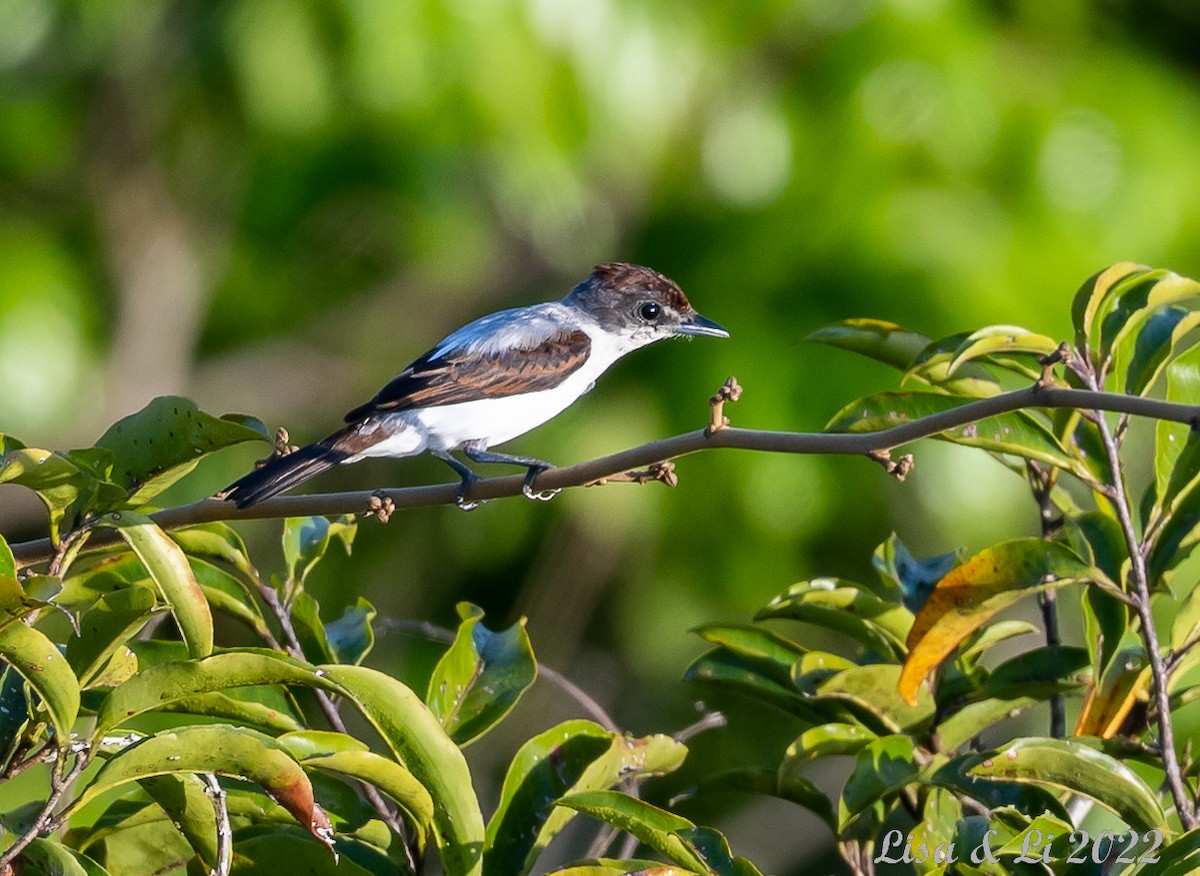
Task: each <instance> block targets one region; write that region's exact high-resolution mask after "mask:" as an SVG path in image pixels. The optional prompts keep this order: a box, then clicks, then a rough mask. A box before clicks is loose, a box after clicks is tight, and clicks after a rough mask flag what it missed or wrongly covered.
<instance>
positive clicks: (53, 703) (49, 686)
mask: <svg viewBox="0 0 1200 876" xmlns="http://www.w3.org/2000/svg"><path fill="white" fill-rule="evenodd" d="M0 657H3V658H4V659H5V660H6V661H8V663H9V665H10V666H12V668H13V669H15V670H17V672H19V673H20V674H21V677H22V678H24V679H25V680H26V681H27V682H29V686H30V688H32V689H33V690H34V692H36V693H37V695H38V696H39V697H40V698H41V701H42V705H43V706H44V707H45V709H46V713H47V714H48V715H49V718H50V723H51V725H53V727H54V733H55V736H56V737H57V741H58V744H59V745H66V743H67V740H68V739H70V736H71V727H72V726H73V725H74V723H75V718H76V717H77V716H78V715H79V682H78V681H77V680H76V679H75V673H74V672H72V671H71V667H70V665H69V664H68V663H67V660H66V658H65V657H63V655H62V654H61V653H59V650H58V646H57V645H55V644H54V643H53V642H52V641H50V639H48V638H47V637H46V635H45V634H44V633H42V632H40V631H38V630H35V629H34V628H33V627H29V626H26V625H25V624H22V623H12V624H9V625H8V626H6V627H4V628H3V629H0Z"/></svg>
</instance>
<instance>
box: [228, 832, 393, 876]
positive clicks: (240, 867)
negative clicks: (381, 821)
mask: <svg viewBox="0 0 1200 876" xmlns="http://www.w3.org/2000/svg"><path fill="white" fill-rule="evenodd" d="M351 845H352V843H350V842H348V841H346V840H339V842H338V852H339V853H341V857H340V858H335V857H334V856H333V855H320V854H316V853H315V852H316V848H315V846H314V845H313V841H312V840H311V839H308V838H306V837H303V836H301V835H300V834H299V833H292V832H288V831H280V830H272V831H269V832H266V833H260V834H257V835H251V836H248V837H245V838H242V837H239V838H238V843H237V865H236V866H235V867H234V868H233V869H232V870H231V871H230V873H231V876H279V874H281V873H293V874H297V876H301V874H302V876H379V874H380V872H381V871H379V870H375V871H374V872H372V870H370V869H367V868H366V867H363V866H361V865H359V864H357V863H356V862H354V861H352V860H351V859H350V854H349V852H350V846H351ZM383 872H385V873H386V871H383Z"/></svg>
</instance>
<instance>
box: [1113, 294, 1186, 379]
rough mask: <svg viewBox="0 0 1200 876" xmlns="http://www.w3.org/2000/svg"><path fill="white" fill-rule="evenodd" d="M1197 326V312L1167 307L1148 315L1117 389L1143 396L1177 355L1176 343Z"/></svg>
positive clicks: (1177, 346)
mask: <svg viewBox="0 0 1200 876" xmlns="http://www.w3.org/2000/svg"><path fill="white" fill-rule="evenodd" d="M1197 326H1200V311H1195V310H1187V309H1185V308H1183V307H1176V306H1170V307H1161V308H1159V309H1158V310H1156V311H1155V312H1154V313H1153V314H1151V315H1150V317H1149V319H1147V320H1146V324H1145V325H1143V326H1142V329H1141V331H1139V332H1138V333H1137V337H1136V340H1135V341H1134V345H1133V351H1132V352H1131V354H1130V357H1129V364H1128V365H1127V366H1126V368H1125V379H1124V382H1123V386H1121V387H1120V389H1121V390H1122V391H1124V392H1127V393H1129V394H1131V395H1146V394H1147V393H1148V392H1149V391H1150V390H1151V389H1153V387H1154V384H1155V382H1157V380H1158V378H1159V376H1160V375H1161V374H1162V372H1163V369H1164V368H1166V366H1167V363H1168V362H1169V361H1170V360H1171V357H1172V356H1174V355H1175V354H1176V353H1178V352H1179V343H1180V341H1182V340H1183V338H1184V337H1185V336H1186V335H1187V334H1188V333H1189V332H1190V331H1192V330H1193V329H1195V328H1196V327H1197Z"/></svg>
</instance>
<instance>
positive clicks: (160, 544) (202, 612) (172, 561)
mask: <svg viewBox="0 0 1200 876" xmlns="http://www.w3.org/2000/svg"><path fill="white" fill-rule="evenodd" d="M99 524H100V525H101V526H112V527H114V528H116V530H117V532H119V533H120V535H121V538H123V539H124V540H125V541H126V542H127V543H128V544H129V546H130V547H131V548H133V552H134V553H135V554H137V556H138V559H139V560H141V561H142V565H144V566H145V567H146V571H147V572H149V573H150V577H151V579H152V580H153V581H154V584H155V586H156V587H157V588H158V591H159V593H160V594H162V598H163V600H164V601H165V602H166V603H167V605H169V606H170V607H171V614H172V615H173V616H174V617H175V623H176V624H178V625H179V632H180V634H181V635H182V636H183V641H184V642H186V643H187V647H188V653H189V654H190V655H191V656H193V657H203V656H205V655H206V654H210V653H212V649H213V625H212V611H210V610H209V607H208V600H207V599H205V598H204V591H203V590H202V589H201V588H200V585H199V584H197V583H196V577H195V575H193V574H192V567H191V566H190V565H189V564H188V560H187V556H185V555H184V553H183V551H182V550H180V548H179V545H177V544H176V543H175V542H173V541H172V540H171V539H170V537H169V536H168V535H167V534H166V533H165V532H163V531H162V530H161V529H160V528H159V527H158V525H157V524H156V523H155V522H154V521H153V520H151V519H150V518H149V517H146V516H145V515H142V514H138V513H136V512H133V511H124V512H119V513H113V514H106V515H105V516H104V517H102V518H100V521H99Z"/></svg>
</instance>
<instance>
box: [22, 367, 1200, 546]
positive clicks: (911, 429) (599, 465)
mask: <svg viewBox="0 0 1200 876" xmlns="http://www.w3.org/2000/svg"><path fill="white" fill-rule="evenodd" d="M1025 408H1077V409H1079V408H1083V409H1088V410H1099V411H1115V412H1118V413H1126V414H1132V415H1134V416H1143V417H1154V418H1156V419H1160V420H1170V421H1173V422H1177V423H1187V424H1189V425H1191V424H1193V423H1195V422H1197V420H1198V418H1200V408H1197V407H1194V406H1192V405H1182V404H1176V403H1172V402H1165V401H1159V400H1158V399H1149V398H1141V397H1139V396H1132V395H1124V394H1122V393H1110V392H1098V391H1095V390H1084V389H1063V388H1059V387H1043V386H1036V385H1035V386H1032V387H1029V388H1026V389H1018V390H1014V391H1012V392H1006V393H1003V394H1001V395H997V396H993V397H991V398H985V399H980V400H978V401H973V402H968V403H966V404H964V405H961V406H959V407H957V408H954V409H953V410H949V411H942V412H940V413H937V414H932V415H930V416H928V417H922V418H921V419H919V420H913V421H912V422H909V423H904V424H902V425H899V426H893V427H892V428H890V429H883V430H881V431H878V432H863V433H822V432H815V433H814V432H768V431H759V430H755V429H737V428H733V427H728V426H727V427H725V428H723V429H720V430H718V431H716V432H713V433H712V434H708V433H707V432H706V431H705V430H703V429H699V430H697V431H695V432H686V433H684V434H682V435H676V436H674V437H671V438H664V439H662V440H660V441H653V442H651V443H649V444H643V445H642V446H641V447H635V448H632V449H630V450H625V451H622V452H620V453H615V454H613V455H611V456H605V457H602V458H600V459H594V460H591V461H588V462H581V463H578V464H576V465H568V466H564V467H562V468H553V469H549V470H547V471H545V472H543V473H542V474H541V475H539V476H538V487H539V488H540V489H547V490H549V489H561V488H564V487H577V486H582V485H584V484H589V483H593V482H595V481H599V480H601V479H603V478H608V477H613V476H615V475H618V474H620V473H622V472H625V471H628V470H630V469H634V468H639V467H645V466H648V465H650V464H652V463H655V462H660V461H662V460H666V459H674V458H676V457H680V456H686V455H688V454H690V453H697V452H699V451H701V450H711V449H713V448H717V447H722V448H730V449H739V450H758V451H766V452H772V453H805V454H849V455H854V454H867V453H870V452H872V451H879V450H890V449H892V448H895V447H899V446H901V445H903V444H909V443H912V442H914V441H918V440H920V439H922V438H929V437H931V436H934V435H937V434H938V433H939V432H944V431H945V430H947V429H953V428H956V427H958V426H965V425H967V424H969V423H974V422H977V421H978V420H982V419H985V418H987V417H993V416H996V415H998V414H1005V413H1011V412H1012V411H1018V410H1022V409H1025ZM523 480H524V478H523V476H522V475H512V476H509V477H502V478H489V479H487V480H481V481H478V482H476V483H475V484H474V485H473V486H472V487H471V498H472V499H473V500H478V499H499V498H503V497H507V496H518V495H520V494H521V487H522V482H523ZM380 492H381V493H382V494H383V495H386V496H387V498H389V499H391V500H392V503H393V504H394V505H395V507H396V508H397V509H400V508H420V507H429V506H432V505H451V504H453V503H454V501H455V498H456V496H457V494H458V485H457V484H443V485H440V486H427V487H406V488H403V489H395V490H383V491H365V490H364V491H359V492H351V493H318V494H315V495H310V496H279V497H276V498H274V499H268V500H267V501H265V502H261V503H259V504H258V505H254V506H252V507H250V508H245V509H241V510H239V509H238V508H236V507H234V505H233V504H232V503H231V502H223V501H220V500H218V499H202V500H200V501H199V502H193V503H191V504H190V505H183V506H180V507H178V508H169V509H166V510H164V511H159V512H158V513H157V514H154V515H152V517H153V519H154V521H155V522H156V523H158V525H159V526H161V527H162V528H163V529H178V528H180V527H183V526H190V525H192V524H195V523H207V522H210V521H214V520H256V519H265V518H279V517H300V516H311V515H333V514H357V513H359V512H361V511H362V510H363V509H365V508H366V507H367V503H368V502H369V501H370V499H371V496H372V495H375V494H376V493H380ZM117 537H118V536H117V535H116V534H115V533H111V532H109V531H107V530H106V531H103V532H97V533H94V534H93V536H92V538H91V539H89V545H91V546H93V547H99V546H102V545H104V544H110V543H112V541H113V540H114V539H116V538H117ZM11 547H12V551H13V555H14V556H15V557H16V560H17V564H18V566H19V567H25V566H28V565H32V564H34V563H38V562H43V561H45V560H48V559H50V557H51V556H52V554H53V547H52V545H51V544H50V540H49V539H37V540H34V541H28V542H22V543H19V544H14V545H12V546H11Z"/></svg>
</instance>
